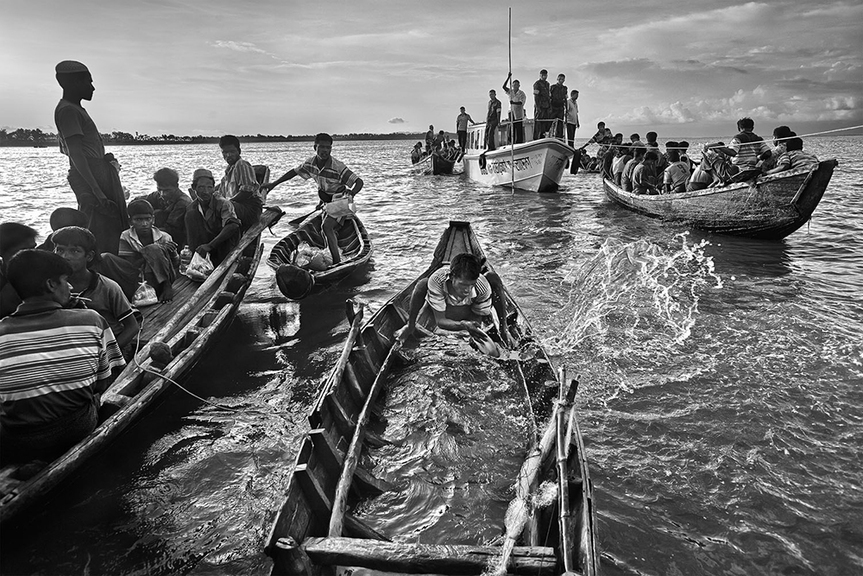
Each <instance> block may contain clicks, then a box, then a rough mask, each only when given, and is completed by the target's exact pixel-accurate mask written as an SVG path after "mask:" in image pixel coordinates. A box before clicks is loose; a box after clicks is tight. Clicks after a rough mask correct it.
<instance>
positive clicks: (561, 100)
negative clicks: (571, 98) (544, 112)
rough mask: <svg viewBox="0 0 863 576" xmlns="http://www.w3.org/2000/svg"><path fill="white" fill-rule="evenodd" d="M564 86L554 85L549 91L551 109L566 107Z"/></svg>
mask: <svg viewBox="0 0 863 576" xmlns="http://www.w3.org/2000/svg"><path fill="white" fill-rule="evenodd" d="M567 92H568V91H567V89H566V86H565V85H563V84H554V85H553V86H552V87H551V88H550V90H549V93H550V96H551V107H552V108H563V107H564V106H566V96H567Z"/></svg>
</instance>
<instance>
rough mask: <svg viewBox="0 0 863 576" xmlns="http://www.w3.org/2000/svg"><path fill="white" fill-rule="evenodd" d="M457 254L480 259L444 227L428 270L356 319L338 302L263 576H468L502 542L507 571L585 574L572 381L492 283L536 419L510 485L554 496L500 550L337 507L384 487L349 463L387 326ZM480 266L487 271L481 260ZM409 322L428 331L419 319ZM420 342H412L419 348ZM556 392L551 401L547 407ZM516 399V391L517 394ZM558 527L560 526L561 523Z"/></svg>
mask: <svg viewBox="0 0 863 576" xmlns="http://www.w3.org/2000/svg"><path fill="white" fill-rule="evenodd" d="M462 252H470V253H473V254H476V255H477V256H479V257H480V258H484V255H483V251H482V248H481V247H480V245H479V242H478V240H477V238H476V236H475V234H474V232H473V230H472V229H471V227H470V224H468V223H466V222H450V226H449V228H448V229H447V230H446V232H444V234H443V236H442V237H441V239H440V242H439V244H438V246H437V248H436V250H435V252H434V257H433V259H432V262H431V264H430V266H429V267H428V269H427V270H426V271H425V272H423V273H422V274H421V275H420V276H419V277H417V279H416V280H414V281H413V282H411V283H410V284H408V285H407V286H405V288H404V289H403V290H401V291H400V292H399V293H398V294H396V295H395V296H394V297H393V298H392V299H390V300H389V301H388V302H387V303H386V304H384V306H382V307H381V308H380V309H379V310H378V311H377V312H375V313H374V314H373V315H372V316H371V317H370V318H369V319H368V320H367V321H363V314H362V309H360V310H358V311H354V310H353V307H352V306H351V303H350V302H349V311H348V317H349V319H350V320H351V328H350V331H349V333H348V337H347V341H346V342H345V345H344V348H343V350H342V353H341V356H340V358H339V360H338V362H337V364H336V365H335V367H334V368H333V370H332V372H331V373H330V374H329V376H328V378H327V379H326V381H325V383H324V385H323V388H322V390H321V392H320V394H319V396H318V398H317V401H316V402H315V404H314V406H313V408H312V410H311V411H310V413H309V417H308V419H309V424H310V427H311V430H310V431H309V433H308V434H307V435H306V436H305V437H304V438H303V439H302V444H301V446H300V449H299V451H298V455H297V457H296V461H295V463H294V469H293V472H292V475H291V478H290V480H289V482H288V487H287V490H286V496H285V500H284V502H283V504H282V507H281V509H280V510H279V511H278V514H277V517H276V520H275V522H274V524H273V526H272V529H271V532H270V535H269V537H268V539H267V543H266V546H265V551H266V553H267V554H268V555H270V556H271V557H272V559H273V562H274V564H273V574H279V575H280V574H313V573H316V570H318V568H319V567H320V566H325V565H330V566H337V565H338V566H360V567H366V568H371V569H374V570H382V571H394V572H407V573H418V572H425V573H437V574H480V573H482V572H483V570H484V568H485V566H486V562H487V561H488V560H489V559H491V558H496V557H499V556H500V554H501V552H502V550H503V549H504V547H506V548H507V549H509V548H510V547H511V548H512V555H511V556H510V560H509V564H508V570H509V571H510V572H513V573H522V574H560V573H561V572H563V571H564V570H567V571H571V572H573V573H576V574H585V575H592V574H595V573H596V569H597V565H598V557H597V553H596V544H595V533H594V532H595V522H594V512H593V501H592V488H591V484H590V480H589V477H588V468H587V460H586V458H585V452H584V445H583V443H582V438H581V433H580V431H579V427H578V422H577V420H576V418H575V411H574V409H573V396H574V392H575V386H573V385H571V382H569V381H568V380H567V379H566V378H565V376H562V375H561V374H559V373H558V372H557V371H556V370H555V368H554V364H553V363H552V360H551V359H550V358H549V357H548V356H547V355H546V353H545V351H544V350H543V349H542V347H541V345H540V344H539V342H538V341H537V340H536V338H535V336H534V332H533V330H532V329H531V327H530V325H529V324H528V322H527V319H526V318H525V316H524V314H523V313H522V311H521V309H520V308H519V307H518V305H517V304H516V302H515V301H514V300H513V299H512V297H511V295H510V294H509V293H508V292H506V291H505V290H504V294H505V309H506V311H507V318H509V329H510V335H511V336H512V337H513V339H514V340H515V341H516V342H518V343H519V349H520V350H525V349H530V350H532V352H534V353H533V354H523V355H519V357H518V359H512V360H502V361H503V362H513V363H514V364H515V366H516V367H517V368H518V369H517V370H514V371H513V372H514V373H518V374H520V375H521V376H520V377H521V378H522V379H523V381H522V384H523V385H524V389H525V390H527V391H528V395H529V400H530V402H531V404H532V407H533V414H534V415H535V419H536V426H537V432H538V433H537V434H536V438H534V441H533V443H532V446H531V448H530V450H529V451H528V453H527V454H528V455H527V457H526V458H525V463H524V465H523V466H522V468H521V470H520V471H519V472H518V475H517V477H515V476H514V479H515V478H517V481H516V482H515V484H516V486H517V489H516V493H517V495H518V496H519V497H521V498H523V499H525V500H527V499H528V492H531V491H533V490H535V489H536V487H537V486H538V485H539V484H540V483H541V482H542V481H545V480H551V481H554V482H555V483H557V485H558V488H559V492H558V500H557V502H558V503H560V502H563V506H562V507H560V506H558V505H557V504H555V505H552V506H548V507H546V508H543V509H542V510H540V511H537V513H535V514H532V515H531V517H530V518H529V520H528V521H527V522H526V525H525V528H524V531H523V532H522V531H521V530H518V529H516V530H515V533H514V534H511V535H510V540H511V541H510V542H508V544H509V545H510V546H506V545H507V542H504V545H502V546H481V545H477V546H466V545H455V544H454V545H420V544H407V543H397V542H392V541H391V540H390V536H393V537H395V536H397V535H384V534H381V533H379V532H378V531H376V530H374V529H373V528H371V527H370V526H368V525H367V524H365V523H364V522H363V521H362V520H361V519H359V518H356V517H355V516H353V515H352V514H350V513H346V511H345V510H346V505H347V499H348V495H349V494H361V495H363V494H364V495H375V494H379V493H381V492H382V491H385V490H386V489H387V486H385V485H383V484H384V483H382V482H380V481H378V480H376V479H375V478H374V477H372V476H371V475H370V474H369V473H368V472H366V471H365V470H363V469H362V468H359V467H358V466H357V461H358V458H359V456H360V452H361V449H362V446H363V442H364V440H365V439H366V423H367V421H368V418H369V415H370V413H371V412H372V411H373V410H374V408H375V402H376V400H377V397H378V393H379V392H380V391H381V389H382V387H383V386H384V382H385V380H386V378H387V375H388V372H389V369H390V366H391V364H392V362H393V359H394V357H395V356H396V355H397V354H398V350H399V348H400V347H401V345H400V344H398V343H396V340H395V338H394V333H395V332H396V331H397V330H398V329H399V328H401V327H402V326H404V325H405V323H406V319H407V313H408V307H409V304H410V297H411V293H412V291H413V288H414V286H415V285H416V283H417V282H419V281H420V280H421V279H423V278H427V277H428V276H429V275H430V274H431V273H432V272H434V271H435V270H436V269H438V268H439V267H440V266H442V265H444V263H445V262H447V261H449V260H451V259H452V258H453V257H454V256H455V255H457V254H459V253H462ZM487 270H489V271H491V267H490V266H488V268H487ZM418 325H419V326H424V327H430V326H431V318H430V317H429V316H423V315H420V318H419V319H418ZM420 345H422V344H420ZM561 390H563V391H564V392H563V393H562V396H561V397H562V398H563V402H560V403H556V402H555V400H556V399H557V398H558V395H559V394H561ZM525 401H526V402H527V401H528V398H525ZM561 527H562V529H561Z"/></svg>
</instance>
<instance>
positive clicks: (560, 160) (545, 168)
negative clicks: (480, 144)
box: [462, 138, 575, 192]
mask: <svg viewBox="0 0 863 576" xmlns="http://www.w3.org/2000/svg"><path fill="white" fill-rule="evenodd" d="M574 153H575V151H574V150H573V149H572V148H570V147H569V146H567V145H566V144H565V143H563V142H561V141H560V140H557V139H556V138H542V139H540V140H534V141H532V142H526V143H523V144H516V145H515V146H514V147H512V146H503V147H501V148H498V149H497V150H493V151H491V152H485V151H482V150H469V151H468V153H467V154H465V155H464V158H463V159H462V162H463V164H464V173H465V175H467V177H468V178H470V179H471V180H475V181H476V182H481V183H483V184H488V185H491V186H514V187H515V188H517V189H519V190H527V191H529V192H555V191H557V189H558V187H559V186H560V181H561V179H562V178H563V173H564V171H565V169H566V164H567V162H568V161H569V160H571V159H572V157H573V154H574Z"/></svg>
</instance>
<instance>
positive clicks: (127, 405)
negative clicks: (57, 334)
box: [0, 208, 282, 524]
mask: <svg viewBox="0 0 863 576" xmlns="http://www.w3.org/2000/svg"><path fill="white" fill-rule="evenodd" d="M281 215H282V211H281V210H280V209H279V208H266V209H265V210H264V212H263V214H262V215H261V219H260V222H259V223H258V224H257V225H255V226H253V227H251V228H249V229H248V230H247V231H246V232H245V233H244V234H243V236H242V238H241V240H240V242H239V244H238V245H237V246H236V247H235V248H234V249H233V250H232V251H231V252H230V253H229V254H228V256H227V257H226V258H225V260H224V261H223V262H222V263H221V264H219V266H217V267H216V269H215V270H214V271H213V272H212V273H211V274H210V276H209V277H208V278H207V279H206V280H205V281H204V282H203V283H201V284H199V283H197V282H192V281H191V280H189V279H188V278H186V276H183V275H180V276H179V278H178V279H177V280H175V281H174V300H173V302H171V303H168V304H159V305H154V306H149V307H147V308H144V309H142V313H143V327H142V332H141V342H142V348H141V349H140V350H139V351H138V353H137V355H136V356H135V359H134V360H133V361H130V362H129V363H128V364H127V365H126V367H125V369H124V370H123V371H122V372H121V373H120V374H119V375H118V376H117V379H116V380H115V381H114V382H113V383H112V384H111V386H110V387H109V388H108V389H107V390H106V391H105V393H104V394H103V395H102V406H101V409H100V412H99V420H100V423H99V425H98V426H97V427H96V429H95V430H94V431H93V432H92V433H91V434H90V435H89V436H87V437H86V438H85V439H84V440H82V441H81V442H80V443H78V444H77V445H76V446H74V447H72V448H70V449H69V450H68V451H67V452H66V453H64V454H63V455H61V456H60V457H58V458H57V459H56V460H54V461H53V462H50V463H48V464H47V465H45V463H44V462H42V463H39V462H29V463H18V464H10V465H6V466H4V467H3V468H2V470H0V522H2V523H4V524H5V523H7V522H9V521H12V520H14V519H15V518H16V517H18V516H19V515H20V513H21V512H22V511H23V510H25V509H26V508H27V507H29V506H32V505H34V504H35V503H37V502H39V501H41V500H43V499H44V497H45V495H46V494H47V493H48V492H49V491H50V490H51V489H53V488H54V487H55V486H56V485H57V484H59V483H60V482H61V481H62V480H63V479H65V478H66V477H67V476H69V475H70V474H72V473H74V472H75V471H76V470H78V469H79V468H81V467H82V466H83V465H84V464H85V463H86V462H87V460H88V459H89V458H90V457H92V456H93V455H95V454H96V453H97V452H99V451H100V450H101V449H103V448H104V447H105V446H106V445H107V444H108V443H109V442H111V441H113V440H114V439H115V438H116V437H117V436H118V435H120V433H122V432H123V431H124V430H125V429H126V428H128V427H129V425H130V424H132V422H134V421H135V420H136V419H137V418H139V417H140V416H141V415H142V414H143V413H144V411H145V410H146V409H147V408H148V407H149V406H150V405H151V404H152V403H153V401H154V400H155V399H156V398H157V397H159V396H160V395H161V394H162V393H163V392H165V391H166V390H168V389H169V388H170V386H171V384H170V380H178V379H180V378H182V377H183V376H184V375H185V374H186V373H187V372H188V371H189V370H190V369H191V368H192V367H193V366H194V365H195V364H196V363H197V362H198V361H199V360H200V359H201V358H202V357H203V355H204V354H205V353H206V351H207V350H208V349H209V348H210V347H211V346H212V344H213V343H214V342H215V341H216V338H217V337H218V335H219V334H220V333H221V332H222V331H223V330H224V329H225V328H226V327H227V326H228V324H230V322H231V319H232V318H233V316H234V313H235V312H236V310H237V308H238V307H239V305H240V302H241V301H242V300H243V296H245V294H246V290H247V289H248V287H249V285H250V284H251V282H252V279H253V278H254V277H255V272H256V271H257V268H258V263H259V262H260V260H261V256H262V253H263V245H262V244H260V243H259V238H260V234H261V232H262V231H263V230H264V228H268V227H270V226H272V225H273V224H275V223H276V222H277V221H278V220H279V218H280V217H281ZM249 246H257V249H256V250H255V251H254V252H253V253H252V254H253V255H252V256H249V255H244V251H245V250H246V248H247V247H249ZM37 470H38V471H37ZM34 471H35V474H34Z"/></svg>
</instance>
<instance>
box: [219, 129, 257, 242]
mask: <svg viewBox="0 0 863 576" xmlns="http://www.w3.org/2000/svg"><path fill="white" fill-rule="evenodd" d="M219 148H221V149H222V157H223V158H224V159H225V162H227V163H228V167H227V168H225V175H224V176H223V177H222V182H221V183H220V184H219V186H218V188H217V190H216V193H217V194H218V195H219V196H222V197H224V198H227V199H228V200H230V201H231V204H233V205H234V212H235V213H236V214H237V218H239V219H240V233H241V234H242V233H243V232H245V231H246V230H248V229H249V228H251V227H252V226H254V225H255V224H257V223H258V221H259V220H260V219H261V213H262V212H263V210H264V201H263V195H262V193H261V188H260V184H258V179H257V177H256V176H255V169H254V167H252V165H251V164H249V162H248V161H247V160H244V159H242V158H240V140H239V138H237V137H236V136H231V135H227V136H222V137H221V138H220V139H219Z"/></svg>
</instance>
